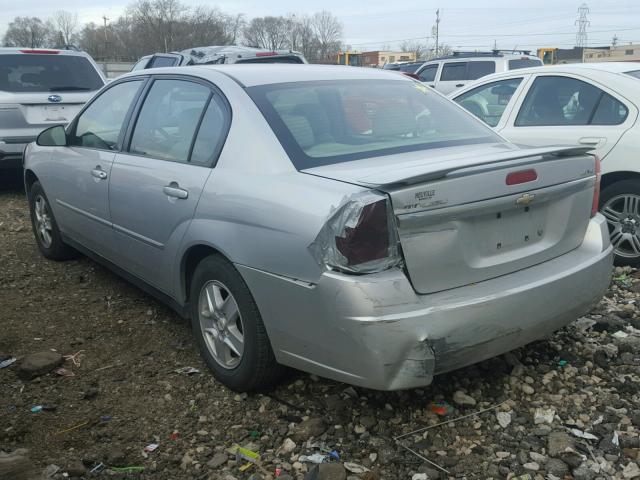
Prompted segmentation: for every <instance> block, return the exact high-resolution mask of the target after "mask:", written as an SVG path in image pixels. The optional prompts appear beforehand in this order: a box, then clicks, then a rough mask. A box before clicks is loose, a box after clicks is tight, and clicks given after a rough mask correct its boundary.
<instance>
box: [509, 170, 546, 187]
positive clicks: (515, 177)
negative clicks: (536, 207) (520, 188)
mask: <svg viewBox="0 0 640 480" xmlns="http://www.w3.org/2000/svg"><path fill="white" fill-rule="evenodd" d="M537 179H538V173H537V172H536V171H535V170H534V169H532V168H531V169H529V170H520V171H518V172H511V173H510V174H508V175H507V178H506V179H505V183H506V184H507V185H519V184H521V183H529V182H534V181H536V180H537Z"/></svg>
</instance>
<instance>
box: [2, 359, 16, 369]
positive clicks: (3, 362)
mask: <svg viewBox="0 0 640 480" xmlns="http://www.w3.org/2000/svg"><path fill="white" fill-rule="evenodd" d="M16 360H17V358H14V357H11V358H6V359H4V360H2V361H1V362H0V368H7V367H8V366H9V365H11V364H12V363H15V361H16Z"/></svg>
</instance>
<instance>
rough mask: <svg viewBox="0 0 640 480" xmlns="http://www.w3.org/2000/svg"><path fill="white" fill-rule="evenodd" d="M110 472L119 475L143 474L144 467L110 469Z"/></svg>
mask: <svg viewBox="0 0 640 480" xmlns="http://www.w3.org/2000/svg"><path fill="white" fill-rule="evenodd" d="M109 470H112V471H114V472H118V473H142V472H144V467H109Z"/></svg>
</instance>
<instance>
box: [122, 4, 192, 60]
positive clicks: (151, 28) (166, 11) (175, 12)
mask: <svg viewBox="0 0 640 480" xmlns="http://www.w3.org/2000/svg"><path fill="white" fill-rule="evenodd" d="M186 11H187V8H186V7H185V6H184V5H183V4H182V3H180V1H179V0H138V1H137V2H135V3H133V4H132V5H130V6H129V7H128V8H127V13H126V14H127V16H128V17H130V18H131V21H132V22H133V23H134V25H135V26H136V30H137V32H138V33H139V34H140V35H141V37H140V41H142V42H143V43H145V45H146V46H148V47H149V48H151V49H152V50H155V51H164V52H170V51H172V50H175V49H176V47H175V46H174V43H175V35H176V30H177V29H178V24H179V23H180V22H183V21H185V14H186Z"/></svg>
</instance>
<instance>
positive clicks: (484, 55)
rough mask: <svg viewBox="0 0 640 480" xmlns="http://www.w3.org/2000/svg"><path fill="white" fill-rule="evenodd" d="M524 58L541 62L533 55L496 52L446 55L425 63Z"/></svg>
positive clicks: (515, 52) (516, 52)
mask: <svg viewBox="0 0 640 480" xmlns="http://www.w3.org/2000/svg"><path fill="white" fill-rule="evenodd" d="M522 57H526V58H531V59H534V60H536V59H537V60H540V59H539V57H537V56H536V55H534V54H532V53H525V52H524V51H523V52H518V51H514V52H510V51H502V50H500V51H494V52H453V53H452V54H451V55H444V56H442V57H437V58H432V59H431V60H426V61H425V63H431V62H441V61H445V60H452V61H456V60H482V59H489V60H497V59H506V60H513V59H519V58H522Z"/></svg>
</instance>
